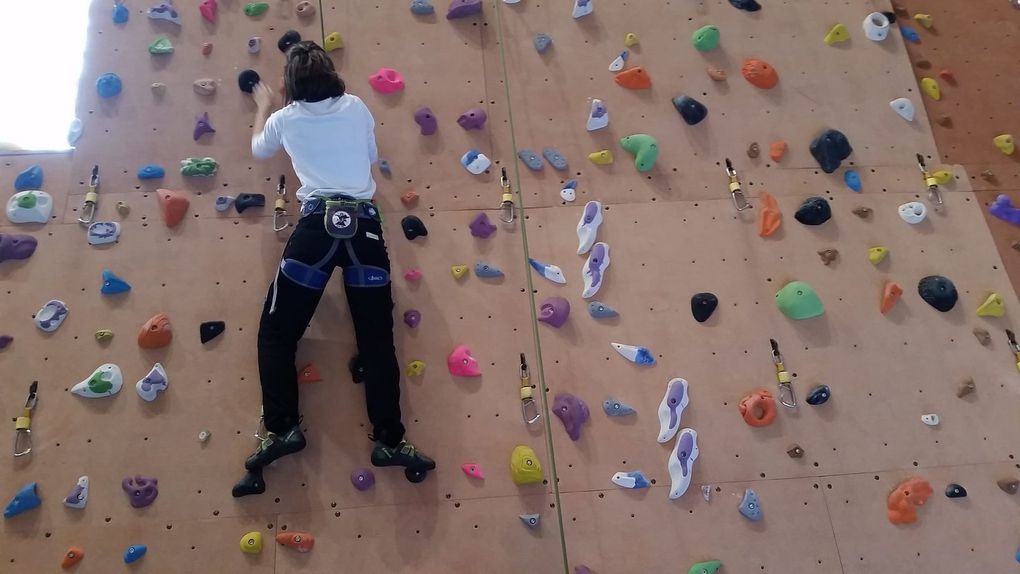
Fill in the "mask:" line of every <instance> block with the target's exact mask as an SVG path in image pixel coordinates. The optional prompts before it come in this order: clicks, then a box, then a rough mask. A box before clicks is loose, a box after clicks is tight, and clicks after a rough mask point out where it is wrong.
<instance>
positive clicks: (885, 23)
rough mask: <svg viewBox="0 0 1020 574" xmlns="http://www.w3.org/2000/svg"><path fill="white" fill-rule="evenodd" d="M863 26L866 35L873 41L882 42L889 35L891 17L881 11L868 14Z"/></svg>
mask: <svg viewBox="0 0 1020 574" xmlns="http://www.w3.org/2000/svg"><path fill="white" fill-rule="evenodd" d="M861 26H862V27H863V28H864V35H865V36H867V37H868V39H869V40H871V41H874V42H881V41H882V40H885V39H886V37H887V36H889V18H888V17H887V16H886V15H885V14H883V13H881V12H872V13H871V14H868V15H867V17H865V18H864V22H863V24H862V25H861Z"/></svg>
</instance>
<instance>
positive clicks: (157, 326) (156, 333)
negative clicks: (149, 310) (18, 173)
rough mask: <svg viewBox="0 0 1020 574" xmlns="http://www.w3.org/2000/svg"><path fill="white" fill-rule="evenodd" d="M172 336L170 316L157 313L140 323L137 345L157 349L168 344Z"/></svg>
mask: <svg viewBox="0 0 1020 574" xmlns="http://www.w3.org/2000/svg"><path fill="white" fill-rule="evenodd" d="M173 338H174V332H173V330H171V329H170V318H169V317H167V316H166V315H165V314H163V313H159V314H158V315H154V316H153V317H152V318H151V319H149V320H148V321H146V322H145V324H144V325H142V330H141V331H139V332H138V346H139V347H141V348H143V349H158V348H160V347H165V346H167V345H169V344H170V341H171V340H173Z"/></svg>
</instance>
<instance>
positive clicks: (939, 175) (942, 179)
mask: <svg viewBox="0 0 1020 574" xmlns="http://www.w3.org/2000/svg"><path fill="white" fill-rule="evenodd" d="M931 176H932V177H934V178H935V181H937V182H939V185H945V184H947V183H949V182H950V181H952V180H953V172H951V171H949V170H948V169H940V170H937V171H934V172H932V174H931Z"/></svg>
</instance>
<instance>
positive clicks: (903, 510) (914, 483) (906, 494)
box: [886, 476, 932, 524]
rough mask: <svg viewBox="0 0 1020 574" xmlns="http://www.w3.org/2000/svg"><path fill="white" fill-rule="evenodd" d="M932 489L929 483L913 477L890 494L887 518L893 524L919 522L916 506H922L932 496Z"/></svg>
mask: <svg viewBox="0 0 1020 574" xmlns="http://www.w3.org/2000/svg"><path fill="white" fill-rule="evenodd" d="M931 493H932V489H931V485H930V484H928V481H927V480H925V479H923V478H919V477H916V476H912V477H910V478H908V479H907V480H904V481H903V482H901V483H900V484H899V485H898V486H897V487H896V489H895V490H893V491H892V492H890V493H889V498H888V501H887V505H888V508H889V511H888V512H887V514H886V515H887V516H888V517H889V522H892V523H893V524H913V523H915V522H917V510H916V509H915V508H914V507H916V506H922V505H923V504H924V503H925V502H926V501H927V500H928V497H929V496H931Z"/></svg>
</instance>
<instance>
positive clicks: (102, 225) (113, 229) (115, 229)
mask: <svg viewBox="0 0 1020 574" xmlns="http://www.w3.org/2000/svg"><path fill="white" fill-rule="evenodd" d="M119 237H120V224H119V223H117V222H116V221H96V222H94V223H92V225H89V229H88V241H89V245H106V244H107V243H113V242H115V241H117V238H119Z"/></svg>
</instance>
